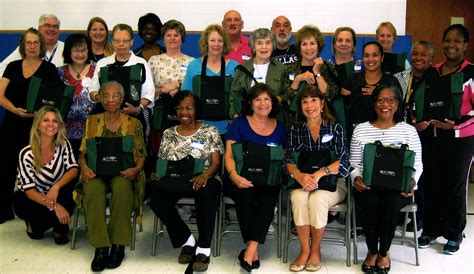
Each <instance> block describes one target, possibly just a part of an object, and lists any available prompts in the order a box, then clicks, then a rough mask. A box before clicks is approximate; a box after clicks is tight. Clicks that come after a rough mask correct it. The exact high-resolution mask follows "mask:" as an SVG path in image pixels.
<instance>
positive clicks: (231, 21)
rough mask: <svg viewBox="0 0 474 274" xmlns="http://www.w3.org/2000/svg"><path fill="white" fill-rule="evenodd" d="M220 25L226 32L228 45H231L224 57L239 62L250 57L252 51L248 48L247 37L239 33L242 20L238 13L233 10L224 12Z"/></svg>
mask: <svg viewBox="0 0 474 274" xmlns="http://www.w3.org/2000/svg"><path fill="white" fill-rule="evenodd" d="M222 27H224V29H225V31H226V32H227V36H229V42H230V46H231V47H232V49H231V50H230V52H229V54H227V55H226V56H225V57H226V58H227V59H231V60H235V61H237V62H238V63H239V64H242V63H244V62H245V61H247V60H249V59H250V58H251V57H252V51H251V50H250V46H249V39H248V38H247V37H245V36H243V35H242V34H241V31H242V28H243V27H244V21H242V17H241V16H240V13H239V12H238V11H235V10H229V11H228V12H226V13H225V14H224V19H223V20H222Z"/></svg>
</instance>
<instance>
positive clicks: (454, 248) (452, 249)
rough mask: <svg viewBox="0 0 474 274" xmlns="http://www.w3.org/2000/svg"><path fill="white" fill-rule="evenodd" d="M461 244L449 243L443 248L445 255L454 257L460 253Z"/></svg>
mask: <svg viewBox="0 0 474 274" xmlns="http://www.w3.org/2000/svg"><path fill="white" fill-rule="evenodd" d="M460 245H461V242H457V241H448V242H447V243H446V244H445V245H444V247H443V253H444V254H448V255H454V254H456V253H457V252H458V251H459V246H460Z"/></svg>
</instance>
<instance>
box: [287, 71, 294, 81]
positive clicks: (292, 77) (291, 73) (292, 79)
mask: <svg viewBox="0 0 474 274" xmlns="http://www.w3.org/2000/svg"><path fill="white" fill-rule="evenodd" d="M288 78H289V79H290V81H294V80H295V74H294V73H293V72H290V73H288Z"/></svg>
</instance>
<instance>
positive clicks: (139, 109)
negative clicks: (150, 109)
mask: <svg viewBox="0 0 474 274" xmlns="http://www.w3.org/2000/svg"><path fill="white" fill-rule="evenodd" d="M143 109H144V107H143V106H142V104H140V105H139V106H138V107H137V113H135V115H140V113H142V111H143Z"/></svg>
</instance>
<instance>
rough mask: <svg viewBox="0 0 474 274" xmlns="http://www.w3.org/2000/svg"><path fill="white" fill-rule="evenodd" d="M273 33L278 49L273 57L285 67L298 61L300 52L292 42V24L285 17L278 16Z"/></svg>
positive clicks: (273, 24) (274, 22) (274, 21)
mask: <svg viewBox="0 0 474 274" xmlns="http://www.w3.org/2000/svg"><path fill="white" fill-rule="evenodd" d="M272 32H273V34H275V36H276V39H277V44H276V49H275V50H274V51H273V53H272V56H273V57H275V59H277V60H278V61H280V62H282V63H283V64H284V65H289V64H291V63H293V62H296V61H298V50H297V49H296V47H295V45H293V44H292V43H291V41H290V38H291V22H290V20H288V18H286V17H285V16H283V15H280V16H278V17H277V18H275V19H274V20H273V22H272Z"/></svg>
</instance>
